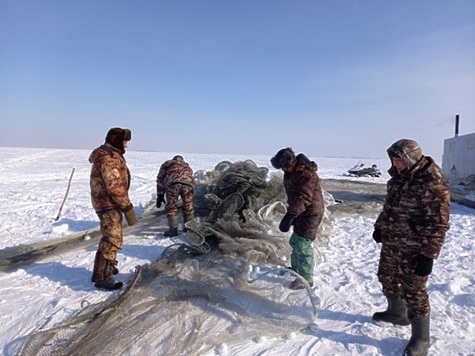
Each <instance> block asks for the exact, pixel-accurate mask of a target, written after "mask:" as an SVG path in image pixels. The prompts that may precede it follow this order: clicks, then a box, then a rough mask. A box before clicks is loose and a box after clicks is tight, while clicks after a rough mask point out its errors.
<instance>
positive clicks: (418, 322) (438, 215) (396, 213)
mask: <svg viewBox="0 0 475 356" xmlns="http://www.w3.org/2000/svg"><path fill="white" fill-rule="evenodd" d="M387 153H388V156H389V158H390V160H391V168H390V169H389V171H388V172H389V174H390V175H391V178H390V179H389V181H388V183H387V194H386V202H385V203H384V206H383V210H382V212H381V213H380V215H379V216H378V218H377V220H376V222H375V224H374V232H373V239H374V240H375V241H376V242H377V243H381V244H382V246H381V255H380V260H379V267H378V280H379V282H380V283H381V285H382V290H383V294H384V295H385V297H386V299H387V301H388V309H387V310H386V311H384V312H376V313H374V314H373V320H375V321H384V322H389V323H392V324H395V325H409V324H411V328H412V335H411V338H410V340H409V343H408V344H407V346H406V348H405V351H404V354H405V355H426V354H427V352H428V349H429V343H430V332H429V317H430V305H429V296H428V295H427V291H426V285H427V280H428V278H429V274H430V273H431V272H432V266H433V261H434V259H436V258H437V257H438V256H439V253H440V250H441V248H442V245H443V243H444V240H445V235H446V233H447V230H448V229H449V212H450V191H449V188H448V186H447V183H446V180H445V178H444V175H443V173H442V170H441V169H440V167H439V166H438V165H437V164H436V163H435V162H434V160H433V159H432V158H430V157H428V156H424V155H423V154H422V150H421V148H420V147H419V145H418V144H417V142H416V141H414V140H409V139H401V140H399V141H397V142H395V143H393V144H392V145H391V147H389V148H388V149H387Z"/></svg>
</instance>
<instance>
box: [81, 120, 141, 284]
mask: <svg viewBox="0 0 475 356" xmlns="http://www.w3.org/2000/svg"><path fill="white" fill-rule="evenodd" d="M131 138H132V135H131V132H130V130H129V129H121V128H118V127H115V128H112V129H110V130H109V131H108V133H107V136H106V139H105V143H104V144H103V145H102V146H100V147H98V148H96V149H94V150H93V151H92V153H91V154H90V156H89V162H90V163H91V164H92V167H91V176H90V186H91V202H92V206H93V208H94V210H95V211H96V214H97V215H98V217H99V220H100V228H101V233H102V237H101V240H100V242H99V246H98V249H97V252H96V257H95V259H94V268H93V272H92V277H91V281H92V282H94V283H95V286H96V287H97V288H101V289H106V290H115V289H119V288H121V287H122V282H116V281H115V279H114V274H117V273H118V272H119V271H118V269H117V267H116V264H117V252H118V251H119V250H121V249H122V243H123V235H122V214H125V217H126V220H127V223H128V225H133V224H135V223H136V222H137V220H136V217H135V212H134V207H133V205H132V203H131V201H130V198H129V193H128V191H129V187H130V171H129V169H128V168H127V164H126V161H125V158H124V156H123V155H124V153H125V148H126V147H127V142H128V141H130V139H131Z"/></svg>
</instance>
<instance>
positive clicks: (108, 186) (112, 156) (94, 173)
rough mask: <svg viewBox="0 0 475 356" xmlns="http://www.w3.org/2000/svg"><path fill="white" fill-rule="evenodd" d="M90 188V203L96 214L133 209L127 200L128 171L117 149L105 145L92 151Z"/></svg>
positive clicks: (90, 158)
mask: <svg viewBox="0 0 475 356" xmlns="http://www.w3.org/2000/svg"><path fill="white" fill-rule="evenodd" d="M89 162H90V163H92V168H91V177H90V186H91V201H92V206H93V208H94V209H95V210H96V212H101V211H105V210H110V209H119V210H121V211H122V212H126V211H128V210H130V209H131V208H133V206H132V203H131V202H130V199H129V193H128V191H129V187H130V171H129V169H128V168H127V164H126V162H125V158H124V156H123V155H122V154H121V153H120V152H119V150H118V149H116V148H114V147H112V146H111V145H110V144H108V143H106V144H104V145H102V146H100V147H98V148H96V149H94V151H92V153H91V154H90V156H89Z"/></svg>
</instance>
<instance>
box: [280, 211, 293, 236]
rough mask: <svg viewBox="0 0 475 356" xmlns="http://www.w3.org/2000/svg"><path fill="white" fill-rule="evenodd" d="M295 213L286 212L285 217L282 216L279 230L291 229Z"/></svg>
mask: <svg viewBox="0 0 475 356" xmlns="http://www.w3.org/2000/svg"><path fill="white" fill-rule="evenodd" d="M294 219H295V215H293V214H289V213H287V214H285V215H284V217H283V218H282V221H281V222H280V224H279V230H280V231H282V232H287V231H289V230H290V227H291V226H292V223H293V222H294Z"/></svg>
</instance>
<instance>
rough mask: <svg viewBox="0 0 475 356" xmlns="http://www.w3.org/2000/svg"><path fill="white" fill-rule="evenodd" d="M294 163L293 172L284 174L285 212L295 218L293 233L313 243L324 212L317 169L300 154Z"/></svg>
mask: <svg viewBox="0 0 475 356" xmlns="http://www.w3.org/2000/svg"><path fill="white" fill-rule="evenodd" d="M296 161H297V162H296V165H295V167H294V168H293V170H292V171H291V172H285V174H284V186H285V191H286V193H287V204H288V208H287V212H288V213H289V214H292V215H295V216H296V218H295V220H294V222H293V226H294V232H295V233H297V234H298V235H300V236H303V237H305V238H307V239H309V240H312V241H313V240H315V238H316V237H317V231H318V227H319V226H320V223H321V222H322V219H323V214H324V212H325V205H324V202H323V194H322V188H321V186H320V178H319V177H318V174H317V168H318V167H317V164H316V163H315V162H313V161H310V160H309V159H308V158H307V157H306V156H305V155H304V154H302V153H300V154H299V155H297V157H296Z"/></svg>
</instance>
